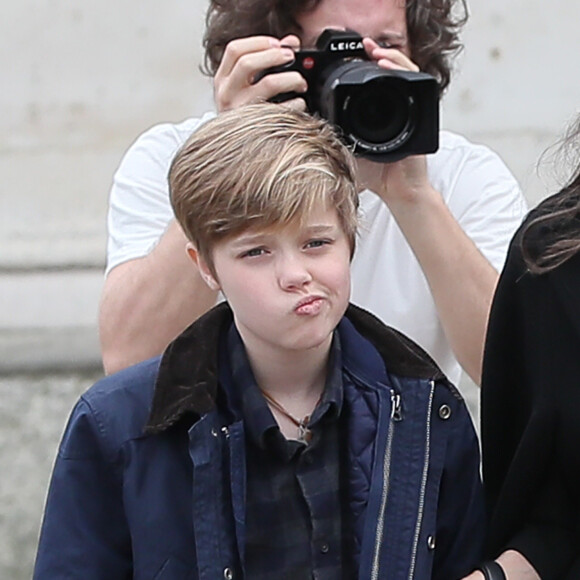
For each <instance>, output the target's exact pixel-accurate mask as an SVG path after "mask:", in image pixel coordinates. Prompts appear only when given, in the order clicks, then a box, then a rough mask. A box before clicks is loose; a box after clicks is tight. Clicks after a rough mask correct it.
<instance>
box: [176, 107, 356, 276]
mask: <svg viewBox="0 0 580 580" xmlns="http://www.w3.org/2000/svg"><path fill="white" fill-rule="evenodd" d="M169 190H170V194H171V203H172V206H173V211H174V213H175V216H176V218H177V221H178V222H179V224H180V225H181V227H182V229H183V231H184V232H185V234H186V236H187V237H188V238H189V240H190V241H191V242H192V243H193V244H194V246H195V247H196V249H197V251H198V252H199V253H200V255H201V257H202V258H204V259H205V261H206V262H207V263H208V265H209V266H210V267H211V268H213V262H212V259H211V258H212V256H211V253H212V250H213V247H214V246H215V244H216V243H217V242H219V241H221V240H224V239H227V238H230V237H232V236H235V235H237V234H239V233H241V232H244V231H246V230H248V229H250V228H256V227H260V228H267V227H270V226H273V225H280V226H284V225H287V224H290V223H292V222H294V221H296V220H298V221H299V220H301V219H303V218H305V217H306V216H307V215H308V214H309V213H310V211H311V210H312V208H314V207H318V206H319V205H323V206H325V207H331V208H334V209H335V210H336V212H337V214H338V219H339V223H340V225H341V227H342V228H343V230H344V232H345V234H346V235H347V237H348V239H349V242H350V246H351V255H352V252H354V246H355V237H356V231H357V209H358V189H357V184H356V178H355V168H354V161H353V157H352V154H351V153H350V151H349V150H348V149H347V148H346V146H345V145H344V144H343V143H342V142H341V141H340V139H339V138H338V136H337V135H336V133H335V132H334V130H333V129H332V127H331V126H330V125H329V124H328V123H327V122H326V121H324V120H321V119H316V118H314V117H312V116H311V115H308V114H307V113H302V112H299V111H294V110H291V109H289V108H287V107H284V106H281V105H276V104H270V103H260V104H255V105H247V106H245V107H241V108H238V109H235V110H231V111H226V112H223V113H220V114H219V115H218V116H217V117H215V118H214V119H212V120H210V121H208V122H207V123H205V124H204V125H203V126H201V127H200V128H199V129H198V130H197V131H195V133H193V135H192V136H191V137H190V138H189V139H188V141H187V142H186V143H185V144H184V146H183V147H182V148H181V149H180V151H179V152H178V153H177V155H176V156H175V158H174V160H173V162H172V164H171V167H170V170H169Z"/></svg>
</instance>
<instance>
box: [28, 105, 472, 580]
mask: <svg viewBox="0 0 580 580" xmlns="http://www.w3.org/2000/svg"><path fill="white" fill-rule="evenodd" d="M169 180H170V189H171V195H172V203H173V207H174V211H175V215H176V217H177V219H178V221H179V223H180V225H181V227H182V228H183V230H184V232H185V233H186V235H187V237H188V238H189V240H190V244H189V245H188V247H187V252H188V253H189V255H190V256H191V258H192V259H193V261H194V262H195V263H196V264H197V267H198V268H199V271H200V272H201V274H202V277H203V279H204V280H205V281H206V282H207V284H208V285H209V286H210V287H211V288H213V289H219V290H220V291H221V292H222V294H223V296H224V297H225V299H226V302H224V303H222V304H220V305H218V306H216V307H215V308H214V309H213V310H212V311H210V312H209V313H207V314H206V315H205V316H203V317H202V318H200V319H199V320H198V321H197V322H195V323H194V324H193V325H192V326H190V327H189V328H188V329H187V330H186V331H185V332H184V333H183V334H182V335H181V336H179V337H178V338H177V339H176V340H175V341H174V342H173V343H172V344H171V345H170V346H169V347H168V349H167V350H166V351H165V353H164V354H163V356H162V357H161V358H160V359H153V360H150V361H147V362H145V363H141V364H139V365H137V366H134V367H132V368H130V369H127V370H126V371H122V372H120V373H118V374H116V375H113V376H110V377H108V378H106V379H104V380H103V381H101V382H99V383H97V384H96V385H95V386H93V387H92V388H91V389H89V391H88V392H87V393H86V394H85V395H84V396H83V397H82V398H81V400H80V402H79V403H78V405H77V406H76V408H75V409H74V411H73V413H72V417H71V419H70V421H69V425H68V427H67V429H66V432H65V434H64V437H63V441H62V444H61V447H60V450H59V453H58V458H57V460H56V464H55V468H54V474H53V478H52V484H51V488H50V491H49V495H48V499H47V505H46V512H45V517H44V523H43V527H42V533H41V538H40V544H39V549H38V556H37V562H36V570H35V578H37V579H45V578H65V577H67V578H68V577H71V578H72V577H74V578H83V579H93V578H94V579H97V578H99V579H106V580H111V579H113V580H114V579H117V578H118V579H121V578H123V579H125V578H131V577H133V578H156V579H163V578H169V579H172V580H176V579H179V578H192V579H197V578H200V579H201V578H203V579H209V580H216V579H218V578H226V579H229V578H249V579H251V580H260V579H266V578H276V579H283V578H288V579H306V578H321V579H339V578H360V579H364V580H366V579H369V578H388V579H389V580H398V579H401V580H402V579H407V578H415V579H428V578H437V579H441V580H452V579H455V578H460V577H462V576H463V575H465V574H467V573H468V572H470V571H471V570H472V569H473V567H474V565H475V564H476V563H477V561H478V559H479V556H480V548H481V539H482V536H483V525H482V513H483V509H482V501H481V490H480V481H479V453H478V445H477V439H476V436H475V433H474V431H473V427H472V424H471V421H470V419H469V416H468V413H467V411H466V409H465V406H464V404H463V402H462V401H461V398H460V396H459V395H458V393H457V391H456V390H455V389H454V388H453V387H452V386H451V385H450V384H449V382H448V381H447V380H446V379H445V377H444V376H443V375H442V373H441V372H440V371H439V369H438V368H437V367H436V365H435V364H434V363H433V362H432V360H431V359H430V358H429V357H428V356H427V355H426V354H425V353H424V352H423V351H422V350H421V349H420V348H419V347H417V346H416V345H415V344H414V343H412V342H411V341H410V340H409V339H407V338H406V337H404V336H402V335H401V334H400V333H398V332H397V331H395V330H393V329H390V328H388V327H386V326H384V325H383V324H382V323H381V322H380V321H378V320H377V319H376V318H374V317H373V316H372V315H370V314H368V313H366V312H364V311H363V310H361V309H359V308H357V307H355V306H353V305H349V303H348V300H349V293H350V275H349V265H350V258H351V256H352V253H353V250H354V245H355V236H356V223H357V207H358V197H357V188H356V184H355V180H354V170H353V162H352V158H351V155H350V153H349V152H348V150H347V149H346V148H345V147H344V146H343V145H342V143H341V142H340V140H339V139H338V138H337V136H336V135H335V134H334V132H333V130H332V129H331V128H330V126H329V125H327V124H326V123H325V122H324V121H321V120H317V119H314V118H313V117H311V116H309V115H307V114H303V113H299V112H295V111H292V110H290V109H287V108H285V107H282V106H279V105H269V104H259V105H252V106H247V107H245V108H242V109H237V110H235V111H230V112H226V113H222V114H220V115H219V116H218V117H216V118H215V119H213V120H211V121H209V122H208V123H207V124H206V125H204V126H203V127H202V128H201V129H199V130H198V131H196V132H195V134H193V135H192V137H191V138H190V139H189V141H188V142H187V143H186V144H185V146H184V147H183V149H182V150H181V151H180V152H179V153H178V155H177V156H176V158H175V159H174V161H173V164H172V167H171V170H170V174H169Z"/></svg>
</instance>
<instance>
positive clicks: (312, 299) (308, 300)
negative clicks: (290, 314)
mask: <svg viewBox="0 0 580 580" xmlns="http://www.w3.org/2000/svg"><path fill="white" fill-rule="evenodd" d="M323 300H325V298H324V297H323V296H318V295H316V296H306V297H305V298H302V300H299V301H298V303H297V304H296V306H295V307H294V312H296V313H297V314H312V313H314V312H315V311H317V310H318V309H319V308H320V306H321V305H322V302H323Z"/></svg>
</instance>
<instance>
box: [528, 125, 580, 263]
mask: <svg viewBox="0 0 580 580" xmlns="http://www.w3.org/2000/svg"><path fill="white" fill-rule="evenodd" d="M559 153H560V155H561V156H562V158H563V160H565V161H566V162H567V163H570V164H571V165H572V167H574V168H575V169H574V171H573V172H572V177H571V178H570V179H569V181H568V183H567V184H566V185H565V187H563V188H562V190H561V191H560V192H559V193H557V194H556V195H554V196H552V197H550V198H548V199H547V200H546V201H544V202H543V203H541V204H540V205H539V206H538V208H537V210H536V212H534V213H532V214H531V217H530V219H529V220H528V222H527V223H526V224H525V225H524V227H523V230H522V232H521V238H520V244H521V249H522V255H523V257H524V260H525V261H526V264H527V266H528V268H529V269H530V271H531V272H533V273H535V274H542V273H544V272H549V271H550V270H553V269H554V268H557V267H558V266H560V265H561V264H563V263H564V262H566V261H567V260H569V259H570V258H571V257H572V256H574V255H575V254H577V253H578V252H580V115H578V117H577V118H576V120H575V122H574V123H572V124H571V125H570V128H569V129H568V131H567V132H566V134H565V136H564V138H563V140H562V144H561V148H560V151H559Z"/></svg>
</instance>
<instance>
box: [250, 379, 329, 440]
mask: <svg viewBox="0 0 580 580" xmlns="http://www.w3.org/2000/svg"><path fill="white" fill-rule="evenodd" d="M260 390H261V391H262V389H260ZM262 395H264V399H266V401H267V402H268V403H270V405H272V407H274V409H276V410H277V411H279V412H280V413H282V415H284V417H286V418H287V419H289V420H290V421H291V422H292V423H294V425H296V427H298V441H300V442H301V443H310V440H311V439H312V431H310V429H309V428H308V423H309V422H310V415H305V416H304V417H303V418H302V419H297V418H296V417H294V415H292V414H291V413H289V412H288V411H287V410H286V409H285V408H284V407H283V406H282V405H281V404H280V403H279V402H278V401H276V399H274V397H272V395H270V394H268V393H267V392H266V391H262ZM320 399H322V393H321V394H320V397H318V401H316V404H315V405H314V408H315V409H316V407H317V405H318V403H320Z"/></svg>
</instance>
